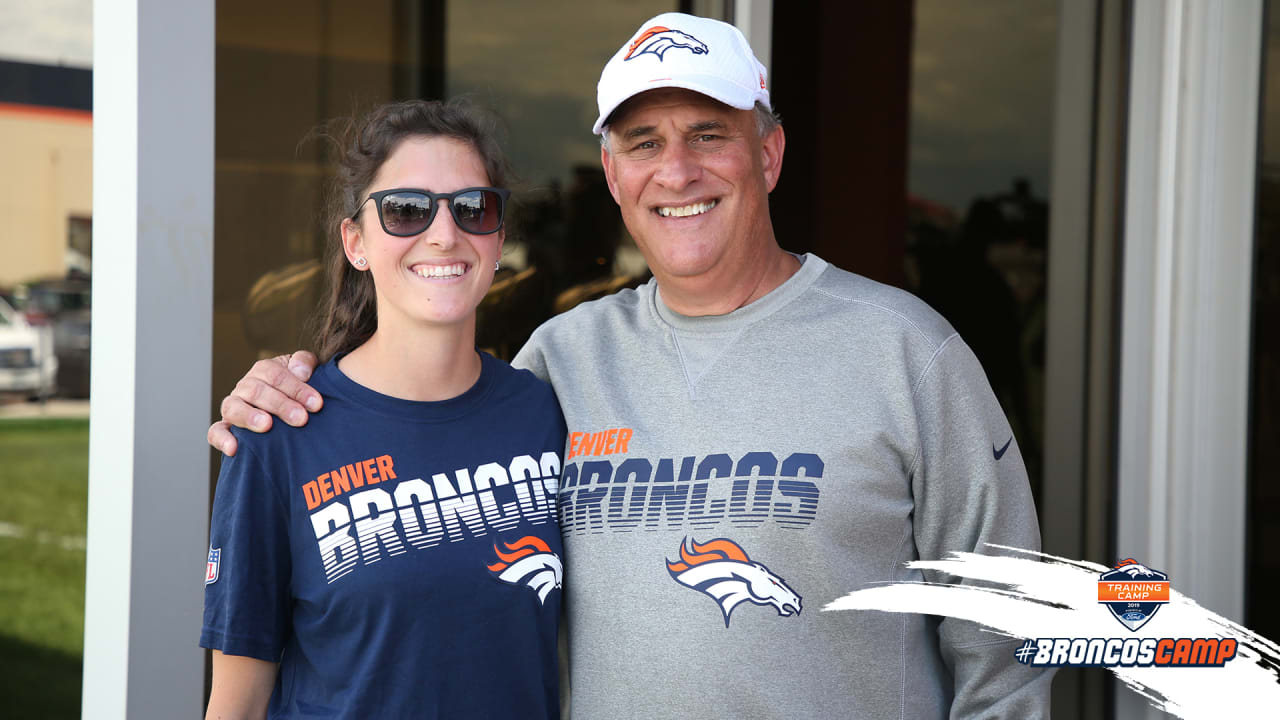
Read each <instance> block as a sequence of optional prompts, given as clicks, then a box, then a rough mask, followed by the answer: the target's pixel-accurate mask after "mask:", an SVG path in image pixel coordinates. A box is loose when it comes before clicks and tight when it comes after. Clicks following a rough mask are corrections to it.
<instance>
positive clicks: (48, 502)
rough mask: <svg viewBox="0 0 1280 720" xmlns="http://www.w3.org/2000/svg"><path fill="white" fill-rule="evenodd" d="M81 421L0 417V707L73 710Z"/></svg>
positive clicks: (42, 712)
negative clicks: (6, 418) (1, 701)
mask: <svg viewBox="0 0 1280 720" xmlns="http://www.w3.org/2000/svg"><path fill="white" fill-rule="evenodd" d="M88 481H89V421H88V420H0V498H2V499H0V697H3V698H4V700H3V710H0V715H3V716H4V717H13V718H27V717H30V718H77V717H79V716H80V678H81V653H82V643H83V637H84V568H85V552H84V534H85V522H86V519H87V517H88V513H87V510H88V484H89V483H88Z"/></svg>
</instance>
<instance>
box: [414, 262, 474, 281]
mask: <svg viewBox="0 0 1280 720" xmlns="http://www.w3.org/2000/svg"><path fill="white" fill-rule="evenodd" d="M466 270H467V266H466V265H463V264H462V263H455V264H453V265H420V266H418V269H417V270H414V272H416V273H417V274H418V275H419V276H420V277H424V278H446V277H457V276H459V275H461V274H462V273H464V272H466Z"/></svg>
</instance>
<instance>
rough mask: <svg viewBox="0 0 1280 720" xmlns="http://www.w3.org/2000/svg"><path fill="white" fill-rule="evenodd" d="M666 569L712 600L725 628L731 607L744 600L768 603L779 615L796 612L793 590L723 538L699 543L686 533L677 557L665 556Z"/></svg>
mask: <svg viewBox="0 0 1280 720" xmlns="http://www.w3.org/2000/svg"><path fill="white" fill-rule="evenodd" d="M667 572H669V573H671V577H672V579H674V580H675V581H676V582H678V583H680V584H681V585H684V586H685V587H688V588H693V589H694V590H697V591H698V592H700V593H703V594H705V595H708V596H710V597H711V599H713V600H715V601H716V603H717V604H719V605H720V611H721V612H722V613H724V626H725V627H726V628H727V627H729V616H730V615H731V614H733V609H734V608H736V607H738V606H739V605H741V604H742V603H744V602H752V603H755V604H756V605H765V606H768V605H772V606H773V607H774V608H776V609H777V611H778V615H780V616H782V617H788V616H790V615H799V614H800V596H799V595H798V594H796V591H795V590H792V589H791V588H790V587H789V586H788V585H787V583H786V581H784V580H783V579H782V578H780V577H778V576H777V575H774V574H773V573H772V572H770V571H769V568H767V567H765V566H764V565H762V564H760V563H758V562H754V561H753V560H752V559H751V558H749V557H747V553H746V551H744V550H743V549H742V547H741V546H739V545H738V544H737V543H736V542H734V541H732V540H728V539H726V538H716V539H714V540H711V541H710V542H706V543H699V542H697V541H696V540H693V539H692V538H689V537H686V538H685V539H684V542H682V543H681V544H680V560H679V561H672V560H670V559H668V560H667Z"/></svg>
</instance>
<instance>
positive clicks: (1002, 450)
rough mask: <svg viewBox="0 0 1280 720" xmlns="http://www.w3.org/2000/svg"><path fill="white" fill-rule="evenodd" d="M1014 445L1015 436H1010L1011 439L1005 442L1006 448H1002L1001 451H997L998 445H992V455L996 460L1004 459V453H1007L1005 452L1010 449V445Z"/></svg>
mask: <svg viewBox="0 0 1280 720" xmlns="http://www.w3.org/2000/svg"><path fill="white" fill-rule="evenodd" d="M1012 443H1013V436H1012V435H1010V436H1009V439H1008V440H1005V441H1004V447H1002V448H1000V449H999V450H997V449H996V444H995V443H991V454H992V455H995V456H996V459H997V460H999V459H1000V458H1002V457H1004V451H1005V450H1008V449H1009V445H1010V444H1012Z"/></svg>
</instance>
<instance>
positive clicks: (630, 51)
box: [591, 13, 773, 135]
mask: <svg viewBox="0 0 1280 720" xmlns="http://www.w3.org/2000/svg"><path fill="white" fill-rule="evenodd" d="M767 76H768V71H767V70H765V67H764V65H763V64H761V63H760V61H759V60H757V59H756V55H755V53H754V52H752V51H751V46H750V45H748V44H747V39H746V38H745V37H743V36H742V32H741V31H739V30H738V28H736V27H734V26H732V25H730V24H728V23H723V22H720V21H719V20H712V19H710V18H701V17H694V16H693V15H685V14H684V13H663V14H661V15H658V16H656V17H654V18H652V19H650V20H648V21H647V22H645V23H644V24H643V25H641V26H640V30H639V31H637V32H636V34H635V35H633V36H632V37H631V39H630V40H628V41H627V43H626V44H625V45H623V46H622V48H621V49H619V50H618V52H617V53H615V54H614V56H613V57H612V58H611V59H610V60H609V62H608V63H607V64H606V65H605V66H604V72H602V73H600V84H599V85H597V86H596V101H597V102H598V103H599V105H600V117H599V118H597V119H596V124H595V125H594V126H592V128H591V132H593V133H595V134H596V135H599V134H600V133H601V132H603V128H604V125H605V123H606V122H607V121H608V119H609V115H610V114H611V113H612V112H613V111H614V110H616V109H618V106H619V105H621V104H622V103H623V102H625V101H626V100H627V99H628V98H630V97H631V96H633V95H638V94H640V93H642V92H644V91H646V90H654V89H656V88H664V87H674V88H684V89H685V90H692V91H694V92H697V93H702V94H703V95H706V96H707V97H709V98H712V99H714V100H719V101H720V102H722V103H724V104H725V105H728V106H730V107H735V108H738V109H739V110H750V109H751V108H753V107H755V104H756V102H760V103H761V104H763V105H764V106H765V107H766V108H768V109H770V110H772V109H773V106H772V105H770V104H769V90H768V88H767V87H766V86H765V78H766V77H767Z"/></svg>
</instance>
